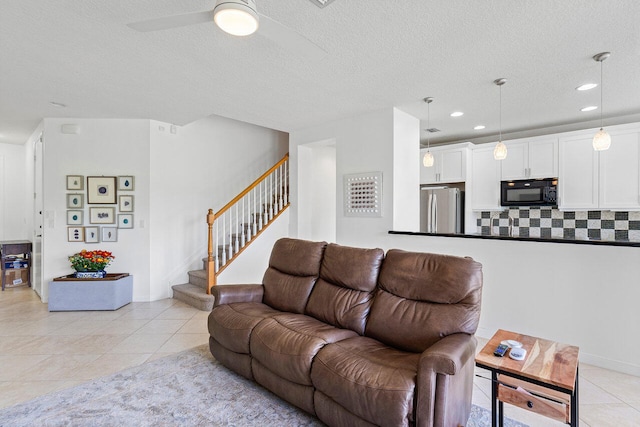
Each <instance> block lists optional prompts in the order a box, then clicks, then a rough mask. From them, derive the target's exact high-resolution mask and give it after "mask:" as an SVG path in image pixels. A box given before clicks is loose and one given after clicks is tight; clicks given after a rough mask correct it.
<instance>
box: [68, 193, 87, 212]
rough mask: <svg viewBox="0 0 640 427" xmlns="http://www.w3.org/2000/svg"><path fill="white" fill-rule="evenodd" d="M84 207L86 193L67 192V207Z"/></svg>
mask: <svg viewBox="0 0 640 427" xmlns="http://www.w3.org/2000/svg"><path fill="white" fill-rule="evenodd" d="M83 207H84V194H78V193H70V194H67V208H68V209H80V208H83Z"/></svg>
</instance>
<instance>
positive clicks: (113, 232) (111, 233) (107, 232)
mask: <svg viewBox="0 0 640 427" xmlns="http://www.w3.org/2000/svg"><path fill="white" fill-rule="evenodd" d="M100 234H102V236H101V237H102V241H103V242H117V241H118V229H117V228H116V227H102V229H101V230H100Z"/></svg>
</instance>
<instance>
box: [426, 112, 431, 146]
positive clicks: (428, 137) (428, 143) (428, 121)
mask: <svg viewBox="0 0 640 427" xmlns="http://www.w3.org/2000/svg"><path fill="white" fill-rule="evenodd" d="M430 104H431V102H427V152H429V147H430V146H431V144H430V141H429V139H430V135H429V134H430V133H431V131H430V130H429V129H431V108H430Z"/></svg>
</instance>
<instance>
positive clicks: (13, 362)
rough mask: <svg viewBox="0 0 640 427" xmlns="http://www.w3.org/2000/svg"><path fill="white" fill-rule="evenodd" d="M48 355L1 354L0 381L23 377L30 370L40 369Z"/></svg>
mask: <svg viewBox="0 0 640 427" xmlns="http://www.w3.org/2000/svg"><path fill="white" fill-rule="evenodd" d="M48 357H49V356H48V355H46V354H37V355H31V354H29V355H19V356H15V355H10V356H0V366H2V369H0V381H15V380H18V379H23V378H24V375H25V373H27V372H29V371H30V370H34V369H35V370H37V369H40V366H41V365H40V363H41V362H42V361H43V360H45V359H47V358H48Z"/></svg>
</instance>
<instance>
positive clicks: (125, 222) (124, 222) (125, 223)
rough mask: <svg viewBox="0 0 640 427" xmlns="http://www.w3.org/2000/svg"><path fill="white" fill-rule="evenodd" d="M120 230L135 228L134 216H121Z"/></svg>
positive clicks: (119, 217) (119, 218)
mask: <svg viewBox="0 0 640 427" xmlns="http://www.w3.org/2000/svg"><path fill="white" fill-rule="evenodd" d="M118 228H133V214H119V215H118Z"/></svg>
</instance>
